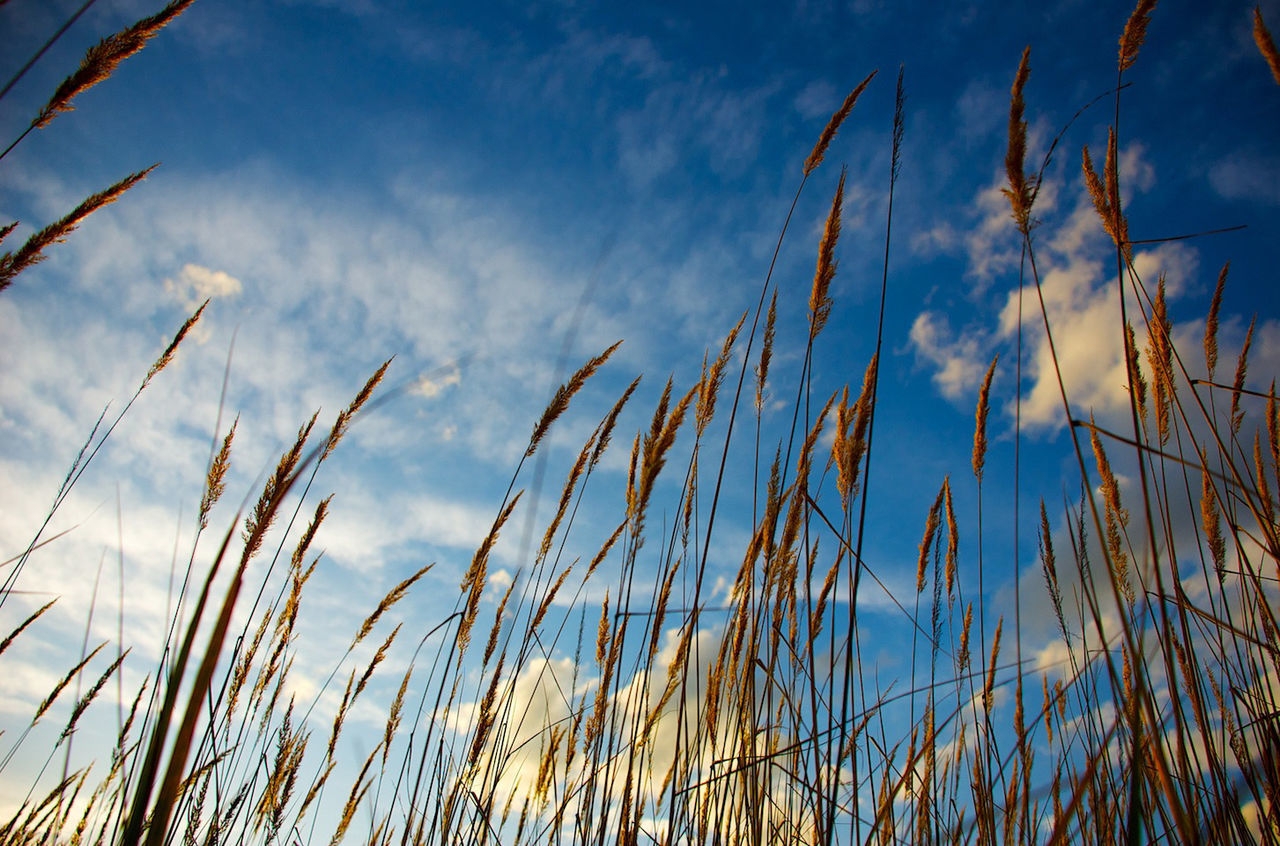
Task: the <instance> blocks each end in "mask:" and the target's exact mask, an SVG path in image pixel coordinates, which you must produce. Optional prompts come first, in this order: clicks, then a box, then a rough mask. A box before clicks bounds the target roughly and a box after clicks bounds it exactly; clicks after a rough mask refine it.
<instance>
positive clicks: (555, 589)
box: [529, 564, 573, 632]
mask: <svg viewBox="0 0 1280 846" xmlns="http://www.w3.org/2000/svg"><path fill="white" fill-rule="evenodd" d="M572 570H573V565H572V564H570V565H569V566H568V567H565V568H564V570H563V571H562V572H561V573H560V577H559V578H558V579H556V583H555V584H554V585H552V586H551V590H549V591H547V595H546V596H545V597H544V598H543V600H542V604H541V605H539V606H538V611H537V613H536V614H534V615H533V621H532V622H531V623H529V631H530V632H532V631H535V630H537V628H538V626H539V625H541V624H542V618H543V617H545V616H547V611H548V610H550V608H551V603H552V602H554V601H555V598H556V594H557V593H559V592H560V586H561V585H563V584H564V580H565V579H566V578H567V577H568V576H569V573H570V571H572Z"/></svg>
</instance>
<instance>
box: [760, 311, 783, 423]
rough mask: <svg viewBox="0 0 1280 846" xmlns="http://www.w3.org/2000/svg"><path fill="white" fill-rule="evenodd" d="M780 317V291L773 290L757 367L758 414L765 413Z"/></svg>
mask: <svg viewBox="0 0 1280 846" xmlns="http://www.w3.org/2000/svg"><path fill="white" fill-rule="evenodd" d="M777 317H778V289H777V288H774V289H773V297H771V298H770V300H769V314H768V316H767V317H765V321H764V344H763V345H762V346H761V347H760V363H759V364H758V365H756V413H757V414H759V413H760V412H762V411H764V386H765V381H766V380H767V379H768V376H769V362H770V361H771V360H772V358H773V332H774V323H775V321H776V319H777Z"/></svg>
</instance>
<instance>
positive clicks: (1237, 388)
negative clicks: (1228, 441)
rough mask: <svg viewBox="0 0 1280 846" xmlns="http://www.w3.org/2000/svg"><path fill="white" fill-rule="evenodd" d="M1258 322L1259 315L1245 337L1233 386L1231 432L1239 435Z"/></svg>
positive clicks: (1252, 322)
mask: <svg viewBox="0 0 1280 846" xmlns="http://www.w3.org/2000/svg"><path fill="white" fill-rule="evenodd" d="M1257 322H1258V317H1257V315H1254V317H1253V319H1252V320H1250V321H1249V331H1248V332H1246V333H1245V335H1244V346H1242V347H1241V348H1240V358H1239V359H1238V360H1237V361H1236V378H1235V380H1234V381H1233V382H1232V385H1231V431H1232V432H1233V433H1238V432H1239V431H1240V424H1241V423H1243V422H1244V412H1243V411H1241V410H1240V392H1241V391H1242V390H1244V379H1245V376H1246V375H1247V374H1248V372H1249V347H1251V346H1252V345H1253V327H1254V325H1255V324H1256V323H1257Z"/></svg>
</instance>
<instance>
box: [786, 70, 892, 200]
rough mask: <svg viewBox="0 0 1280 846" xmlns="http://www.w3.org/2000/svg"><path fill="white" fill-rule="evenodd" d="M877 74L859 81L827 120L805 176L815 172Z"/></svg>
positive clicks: (805, 162) (807, 162) (806, 166)
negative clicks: (854, 105) (841, 125)
mask: <svg viewBox="0 0 1280 846" xmlns="http://www.w3.org/2000/svg"><path fill="white" fill-rule="evenodd" d="M875 75H876V72H875V71H872V72H871V73H869V74H868V75H867V78H866V79H864V80H862V82H860V83H858V87H857V88H855V89H853V91H851V92H849V96H848V97H845V98H844V103H842V104H841V106H840V108H838V109H836V111H835V114H833V115H831V120H829V121H827V125H826V126H825V127H824V128H823V130H822V135H820V136H818V143H817V144H815V145H814V146H813V152H811V153H809V158H807V159H805V160H804V175H805V176H808V175H809V174H811V173H813V170H814V168H816V167H817V166H818V165H820V164H822V157H823V156H825V155H826V154H827V147H829V146H831V141H832V139H834V138H835V137H836V130H838V129H839V128H840V124H842V123H844V119H845V118H847V117H848V116H849V112H850V111H852V110H853V104H854V103H856V102H858V98H859V97H861V96H862V92H863V91H864V90H865V89H866V87H867V84H868V83H869V82H871V78H872V77H874V76H875Z"/></svg>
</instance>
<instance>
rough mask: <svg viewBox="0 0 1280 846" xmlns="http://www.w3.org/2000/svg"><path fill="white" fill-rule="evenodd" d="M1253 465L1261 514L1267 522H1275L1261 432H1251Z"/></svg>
mask: <svg viewBox="0 0 1280 846" xmlns="http://www.w3.org/2000/svg"><path fill="white" fill-rule="evenodd" d="M1253 467H1254V473H1255V475H1256V477H1257V485H1258V500H1259V503H1260V504H1261V506H1262V516H1263V517H1265V518H1266V519H1267V521H1268V522H1270V523H1272V524H1274V523H1275V505H1274V503H1273V502H1272V501H1271V488H1270V486H1269V485H1268V484H1267V467H1266V464H1265V463H1264V462H1263V460H1262V433H1261V432H1254V433H1253Z"/></svg>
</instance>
